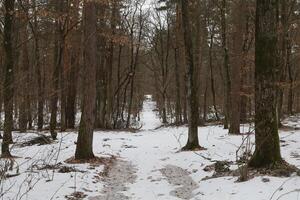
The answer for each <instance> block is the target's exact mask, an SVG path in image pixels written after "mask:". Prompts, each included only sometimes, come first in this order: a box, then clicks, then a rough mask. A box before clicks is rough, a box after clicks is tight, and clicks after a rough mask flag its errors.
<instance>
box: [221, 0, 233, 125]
mask: <svg viewBox="0 0 300 200" xmlns="http://www.w3.org/2000/svg"><path fill="white" fill-rule="evenodd" d="M226 4H227V1H226V0H222V6H221V28H222V48H223V66H224V81H225V82H224V121H223V124H224V129H228V124H229V121H230V108H231V106H230V105H231V96H230V94H231V80H230V69H229V55H228V47H227V32H226V31H227V24H226Z"/></svg>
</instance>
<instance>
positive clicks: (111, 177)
mask: <svg viewBox="0 0 300 200" xmlns="http://www.w3.org/2000/svg"><path fill="white" fill-rule="evenodd" d="M136 171H137V169H136V168H135V166H133V165H132V164H131V162H128V161H124V160H117V161H116V163H115V164H114V165H113V166H112V167H111V168H110V170H109V172H108V174H107V176H106V177H104V178H103V182H104V188H103V189H102V191H101V193H102V195H100V196H95V197H90V198H89V200H126V199H130V197H128V196H126V195H125V194H123V192H124V191H127V190H128V187H127V185H128V184H132V183H134V181H135V180H136V178H137V177H136V175H135V173H136Z"/></svg>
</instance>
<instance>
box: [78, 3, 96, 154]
mask: <svg viewBox="0 0 300 200" xmlns="http://www.w3.org/2000/svg"><path fill="white" fill-rule="evenodd" d="M95 4H96V3H95V1H94V0H86V1H85V2H84V7H83V41H84V44H83V48H84V50H83V52H84V55H83V63H84V69H83V70H84V71H83V76H84V77H83V86H84V90H83V102H82V116H81V120H80V127H79V133H78V139H77V145H76V152H75V158H76V159H91V158H94V153H93V131H94V122H95V108H96V65H97V60H96V58H97V54H96V49H97V48H96V47H97V43H96V39H97V35H96V34H95V33H96V31H97V17H96V5H95Z"/></svg>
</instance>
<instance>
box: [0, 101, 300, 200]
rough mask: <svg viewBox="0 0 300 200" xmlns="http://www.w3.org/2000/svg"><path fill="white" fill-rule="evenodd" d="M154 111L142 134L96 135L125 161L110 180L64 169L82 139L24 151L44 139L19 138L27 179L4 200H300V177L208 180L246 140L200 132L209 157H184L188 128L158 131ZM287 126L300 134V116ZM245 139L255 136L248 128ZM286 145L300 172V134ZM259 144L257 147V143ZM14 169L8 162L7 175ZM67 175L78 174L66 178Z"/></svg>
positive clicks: (145, 117) (16, 180)
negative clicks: (209, 167)
mask: <svg viewBox="0 0 300 200" xmlns="http://www.w3.org/2000/svg"><path fill="white" fill-rule="evenodd" d="M154 109H155V103H154V102H153V101H151V99H148V100H147V101H145V103H144V109H143V114H142V116H141V120H142V122H143V123H144V125H143V127H142V130H141V131H140V132H137V133H129V132H105V131H99V132H95V134H94V153H95V155H96V156H98V157H110V156H111V155H114V156H115V157H116V158H117V161H116V163H115V164H114V165H112V166H111V167H110V168H109V170H108V172H107V174H103V173H104V172H105V167H104V166H103V165H100V166H99V165H93V164H67V163H65V162H64V161H65V160H66V159H68V158H70V157H71V156H73V155H74V152H75V144H74V142H75V141H76V138H77V134H76V133H72V132H66V133H61V134H59V141H58V142H56V143H53V144H49V145H42V146H38V145H33V146H22V145H20V144H22V143H23V142H24V140H25V141H28V140H30V139H32V138H35V137H37V134H35V133H26V134H25V133H22V134H20V133H15V134H14V139H15V141H16V144H15V145H14V146H15V147H14V148H13V154H14V155H17V156H19V158H16V159H15V161H16V163H15V164H14V166H13V168H14V170H13V171H10V172H9V173H10V174H11V175H14V174H15V173H17V172H20V175H17V176H15V177H12V178H9V179H7V180H5V181H2V182H0V194H1V193H3V192H5V195H3V196H2V197H1V199H7V200H10V199H16V200H19V199H28V200H40V199H45V200H50V199H53V200H54V199H55V200H57V199H58V200H65V199H66V198H67V199H68V200H74V199H85V200H104V199H105V200H127V199H128V200H130V199H132V200H182V199H190V200H200V199H201V200H220V199H222V200H240V199H243V200H276V199H278V198H279V197H280V196H281V195H283V194H286V195H284V196H282V197H281V198H280V200H292V199H297V198H298V195H299V194H300V192H299V191H300V190H299V189H300V178H299V177H298V176H292V177H290V178H275V177H267V178H269V180H270V181H269V182H264V181H262V177H256V178H254V179H251V180H249V181H247V182H243V183H236V180H237V178H236V177H222V178H216V179H209V180H205V181H204V180H202V179H203V178H205V177H206V176H211V175H212V173H213V172H206V171H204V170H203V169H204V168H205V166H207V165H211V164H212V162H211V161H209V160H208V159H205V158H211V159H212V160H227V161H233V162H235V160H236V150H237V148H238V147H239V146H240V144H241V142H242V140H243V136H231V135H228V134H227V131H226V130H223V128H222V127H220V126H207V127H199V139H200V143H201V145H202V146H204V147H205V148H207V150H205V151H200V152H196V153H195V152H180V151H179V150H180V149H181V147H182V146H183V145H184V144H185V142H186V139H187V128H186V127H178V128H176V127H167V128H160V129H156V128H157V127H159V126H160V121H159V119H158V117H157V115H156V113H155V111H154ZM287 124H289V125H292V126H294V127H296V126H299V124H300V116H295V117H293V118H292V119H291V120H286V121H285V125H287ZM242 131H243V132H247V131H249V129H248V127H247V126H245V127H242ZM280 137H281V149H282V156H283V157H284V158H285V159H286V160H287V161H288V162H289V163H291V164H294V165H296V166H298V167H299V166H300V146H299V143H300V131H299V130H286V131H281V134H280ZM251 140H252V142H253V141H254V136H252V137H251ZM199 154H200V155H201V156H199ZM7 164H9V163H7V162H4V160H0V169H3V168H4V167H5V166H6V165H7ZM64 167H69V168H70V169H71V170H69V172H64V171H61V169H64ZM236 168H237V166H236V165H232V166H231V169H236ZM74 169H75V170H74ZM67 171H68V170H67ZM0 172H1V170H0ZM283 183H284V184H283ZM273 193H274V195H273ZM41 195H42V196H41ZM272 195H273V198H271V197H272ZM21 197H22V198H21ZM298 199H300V198H298Z"/></svg>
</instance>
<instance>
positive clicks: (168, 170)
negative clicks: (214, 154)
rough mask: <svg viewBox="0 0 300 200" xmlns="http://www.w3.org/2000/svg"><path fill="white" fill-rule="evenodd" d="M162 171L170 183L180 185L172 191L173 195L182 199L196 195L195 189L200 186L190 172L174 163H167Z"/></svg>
mask: <svg viewBox="0 0 300 200" xmlns="http://www.w3.org/2000/svg"><path fill="white" fill-rule="evenodd" d="M160 172H161V173H162V174H163V175H164V176H165V177H166V179H167V181H168V182H169V183H170V184H172V185H175V186H178V187H177V188H176V189H174V190H173V191H171V192H170V194H171V195H173V196H175V197H178V198H180V199H191V198H193V197H194V196H195V195H194V194H193V191H194V190H195V189H197V188H198V184H197V183H196V182H195V181H194V180H193V179H192V178H191V177H190V176H189V172H187V171H186V170H184V169H182V168H180V167H178V166H174V165H167V166H166V167H165V168H163V169H160Z"/></svg>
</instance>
